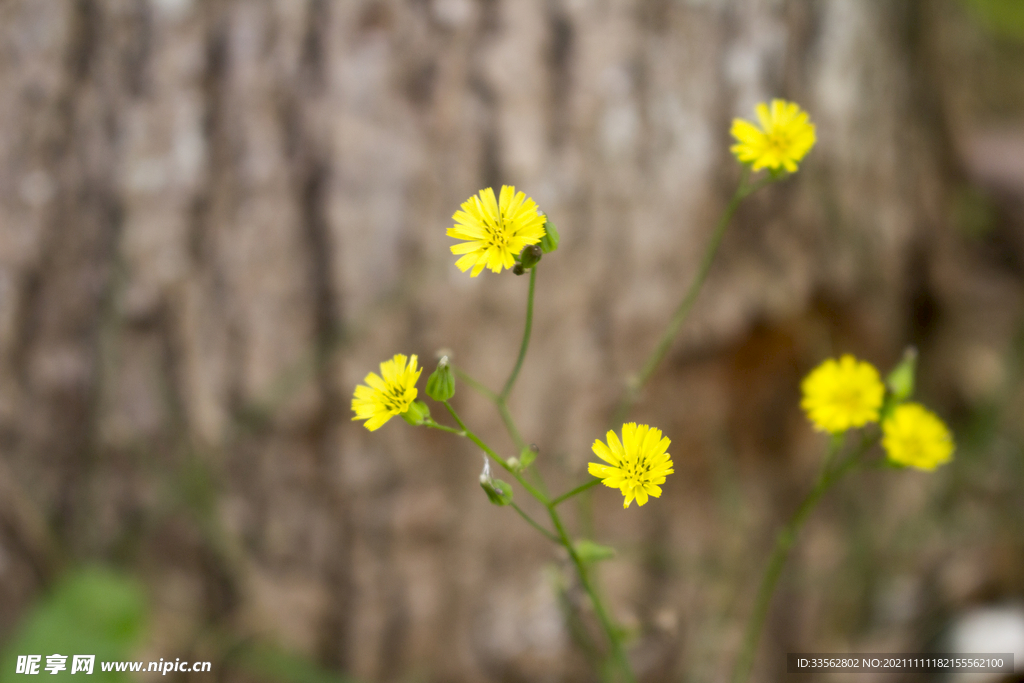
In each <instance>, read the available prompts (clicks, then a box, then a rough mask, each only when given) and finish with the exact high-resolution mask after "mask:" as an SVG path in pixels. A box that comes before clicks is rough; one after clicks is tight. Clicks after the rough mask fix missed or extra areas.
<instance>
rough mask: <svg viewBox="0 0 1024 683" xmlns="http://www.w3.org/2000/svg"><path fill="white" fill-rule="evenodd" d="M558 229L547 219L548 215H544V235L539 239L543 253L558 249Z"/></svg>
mask: <svg viewBox="0 0 1024 683" xmlns="http://www.w3.org/2000/svg"><path fill="white" fill-rule="evenodd" d="M559 239H560V238H559V237H558V230H557V229H555V224H554V223H552V222H551V221H550V220H548V217H547V216H545V217H544V237H542V238H541V240H540V248H541V250H542V251H543V252H544V253H545V254H550V253H551V252H553V251H554V250H555V249H558V240H559Z"/></svg>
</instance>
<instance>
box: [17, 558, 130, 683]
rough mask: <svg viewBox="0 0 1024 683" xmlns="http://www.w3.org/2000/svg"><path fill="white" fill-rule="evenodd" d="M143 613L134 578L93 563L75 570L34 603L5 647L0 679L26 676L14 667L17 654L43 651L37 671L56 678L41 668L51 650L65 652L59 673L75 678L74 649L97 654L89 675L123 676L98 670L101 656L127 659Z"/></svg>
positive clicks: (97, 681)
mask: <svg viewBox="0 0 1024 683" xmlns="http://www.w3.org/2000/svg"><path fill="white" fill-rule="evenodd" d="M147 618H148V607H147V604H146V599H145V593H144V592H143V589H142V587H141V585H139V584H138V583H137V582H136V581H134V580H132V579H130V578H127V577H124V576H122V575H119V574H116V573H114V572H112V571H109V570H106V569H100V568H95V567H88V568H84V569H78V570H75V571H73V572H72V573H70V574H68V575H67V576H66V577H65V578H64V579H62V580H61V581H60V582H59V583H58V584H57V585H56V586H54V588H53V590H52V591H51V592H50V594H49V595H47V596H45V597H44V598H43V599H42V600H40V601H39V602H38V603H36V605H35V607H34V608H33V609H32V610H31V611H30V612H29V614H28V615H27V617H26V618H25V620H24V621H23V622H22V625H21V628H20V629H19V630H18V632H17V633H16V634H15V635H14V637H13V638H12V639H11V640H10V642H8V644H7V647H5V648H4V650H3V654H2V655H0V683H9V682H10V683H13V682H14V681H23V680H24V678H23V675H19V674H16V673H15V671H16V665H17V659H18V655H41V656H42V659H41V662H40V674H43V675H45V676H46V680H58V679H54V678H52V676H53V675H54V674H50V673H49V672H47V671H45V669H44V668H43V667H45V666H46V657H47V656H48V655H53V654H61V655H67V657H68V659H67V661H66V666H67V669H66V670H65V671H62V672H60V673H58V674H55V675H56V676H58V678H60V677H65V678H68V679H70V680H76V679H73V678H71V675H72V674H71V663H72V656H73V655H96V662H95V665H94V667H93V673H92V676H90V677H89V678H88V680H89V681H92V682H93V683H100V682H103V681H119V682H120V681H127V680H129V679H128V675H127V674H125V673H117V672H104V671H102V670H101V668H100V662H101V661H110V660H127V659H131V658H132V653H133V651H134V649H135V647H136V646H137V645H138V644H139V641H140V639H141V637H142V635H143V633H144V632H145V628H146V622H147ZM75 676H78V679H81V675H80V674H75Z"/></svg>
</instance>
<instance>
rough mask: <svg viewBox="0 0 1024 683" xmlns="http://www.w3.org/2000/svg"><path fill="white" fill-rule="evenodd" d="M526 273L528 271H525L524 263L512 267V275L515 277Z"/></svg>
mask: <svg viewBox="0 0 1024 683" xmlns="http://www.w3.org/2000/svg"><path fill="white" fill-rule="evenodd" d="M525 272H526V271H525V270H523V264H522V263H517V264H515V265H514V266H512V274H513V275H522V274H523V273H525Z"/></svg>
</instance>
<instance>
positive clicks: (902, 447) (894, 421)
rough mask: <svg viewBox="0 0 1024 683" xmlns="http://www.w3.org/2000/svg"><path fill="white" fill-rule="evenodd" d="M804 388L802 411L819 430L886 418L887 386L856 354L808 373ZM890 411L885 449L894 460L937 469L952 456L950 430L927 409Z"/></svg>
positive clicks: (906, 406) (908, 406)
mask: <svg viewBox="0 0 1024 683" xmlns="http://www.w3.org/2000/svg"><path fill="white" fill-rule="evenodd" d="M801 389H802V392H803V399H802V400H801V402H800V407H802V408H803V409H804V411H805V412H806V413H807V417H808V419H810V421H811V423H812V424H813V425H814V428H815V429H817V430H819V431H824V432H830V433H832V434H841V433H842V432H845V431H847V430H848V429H853V428H856V427H863V426H864V425H866V424H868V423H871V422H878V420H879V419H880V418H881V414H882V406H883V402H884V400H885V385H884V384H883V383H882V380H881V377H880V376H879V374H878V370H876V369H875V367H874V366H873V365H871V364H870V363H867V362H865V361H858V360H857V359H856V358H854V357H853V356H850V355H845V356H843V357H842V358H840V359H839V360H838V361H836V360H834V359H831V358H830V359H828V360H826V361H825V362H824V363H822V364H821V365H819V366H818V367H817V368H815V369H814V370H813V371H811V373H810V374H809V375H807V377H806V378H805V379H804V381H803V383H802V385H801ZM897 398H898V397H897ZM887 412H888V413H889V414H888V415H887V416H886V417H885V418H884V419H883V420H882V447H883V448H884V449H885V451H886V454H887V455H888V457H889V460H890V461H892V462H894V463H896V464H899V465H905V466H909V467H916V468H918V469H922V470H933V469H935V468H936V467H937V466H939V465H941V464H943V463H945V462H947V461H948V460H949V459H950V457H952V455H953V450H954V448H955V445H954V443H953V436H952V434H950V431H949V428H948V427H946V425H945V424H944V423H943V422H942V420H940V419H939V418H938V417H937V416H936V415H935V414H934V413H932V412H931V411H929V410H928V409H927V408H925V407H924V406H922V405H920V404H918V403H901V404H899V405H896V406H895V407H894V408H893V409H892V410H891V412H890V411H887Z"/></svg>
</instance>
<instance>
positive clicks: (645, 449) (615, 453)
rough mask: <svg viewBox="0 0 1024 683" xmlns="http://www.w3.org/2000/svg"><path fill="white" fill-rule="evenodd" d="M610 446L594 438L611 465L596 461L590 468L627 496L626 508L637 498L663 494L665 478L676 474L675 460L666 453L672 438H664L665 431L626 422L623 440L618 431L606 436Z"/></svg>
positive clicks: (598, 452) (598, 450) (596, 449)
mask: <svg viewBox="0 0 1024 683" xmlns="http://www.w3.org/2000/svg"><path fill="white" fill-rule="evenodd" d="M606 437H607V439H608V445H607V446H606V445H605V444H604V443H602V442H601V440H600V439H597V440H595V441H594V445H593V450H594V454H595V455H597V457H599V458H601V459H602V460H604V461H605V462H606V463H608V464H607V465H602V464H601V463H597V462H592V463H589V467H588V468H587V469H588V471H589V472H590V473H591V474H592V475H594V476H595V477H597V478H599V479H601V482H602V483H603V484H604V485H605V486H609V487H611V488H613V489H614V488H617V489H619V490H620V491H621V492H622V495H623V496H625V497H626V500H625V502H624V503H623V504H622V507H624V508H628V507H629V504H630V503H631V502H632V501H633V499H634V498H636V502H637V505H643V504H644V503H646V502H647V496H648V495H651V496H654V497H655V498H658V497H659V496H661V487H659V486H658V484H664V483H665V477H667V476H668V475H670V474H672V472H674V471H675V470H673V469H672V460H670V459H669V454H668V453H667V452H666V451H667V450H668V446H669V444H670V443H672V442H671V441H669V439H668V437H665V438H662V436H661V430H660V429H655V428H654V427H649V426H647V425H640V426H637V424H636V423H635V422H627V423H626V424H624V425H622V442H621V443H620V442H619V438H618V437H617V436H616V435H615V432H608V434H607V435H606Z"/></svg>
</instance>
